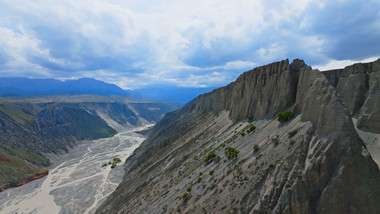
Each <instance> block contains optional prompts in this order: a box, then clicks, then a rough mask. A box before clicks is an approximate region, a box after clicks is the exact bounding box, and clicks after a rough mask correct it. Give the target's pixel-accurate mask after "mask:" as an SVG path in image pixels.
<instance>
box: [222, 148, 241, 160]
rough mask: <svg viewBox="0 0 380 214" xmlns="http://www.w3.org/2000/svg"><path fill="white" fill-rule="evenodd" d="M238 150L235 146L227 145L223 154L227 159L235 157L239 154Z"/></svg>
mask: <svg viewBox="0 0 380 214" xmlns="http://www.w3.org/2000/svg"><path fill="white" fill-rule="evenodd" d="M239 152H240V151H239V150H237V149H235V148H232V147H227V148H226V150H225V151H224V154H226V156H227V158H228V159H235V158H237V156H238V155H239Z"/></svg>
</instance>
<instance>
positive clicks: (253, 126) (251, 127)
mask: <svg viewBox="0 0 380 214" xmlns="http://www.w3.org/2000/svg"><path fill="white" fill-rule="evenodd" d="M255 129H256V126H255V125H253V124H251V125H249V126H248V129H247V133H251V132H253V131H255Z"/></svg>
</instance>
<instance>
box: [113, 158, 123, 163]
mask: <svg viewBox="0 0 380 214" xmlns="http://www.w3.org/2000/svg"><path fill="white" fill-rule="evenodd" d="M113 162H115V163H119V162H121V160H120V158H114V159H113Z"/></svg>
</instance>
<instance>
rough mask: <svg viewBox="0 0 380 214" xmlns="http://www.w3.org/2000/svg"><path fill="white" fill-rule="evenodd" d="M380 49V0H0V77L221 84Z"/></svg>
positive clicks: (133, 84) (342, 61) (337, 63)
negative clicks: (281, 66)
mask: <svg viewBox="0 0 380 214" xmlns="http://www.w3.org/2000/svg"><path fill="white" fill-rule="evenodd" d="M378 57H380V0H337V1H331V0H283V1H278V0H239V1H237V0H202V1H199V0H181V1H178V0H155V1H146V0H123V1H117V0H108V1H107V0H60V1H51V0H33V1H25V0H0V77H30V78H56V79H61V80H65V79H78V78H83V77H90V78H95V79H98V80H102V81H105V82H109V83H114V84H117V85H118V86H120V87H122V88H124V89H138V88H146V87H152V86H155V85H168V86H181V87H210V86H222V85H225V84H227V83H229V82H231V81H233V80H235V79H236V78H237V77H238V75H239V74H241V73H242V72H244V71H247V70H250V69H252V68H254V67H256V66H260V65H264V64H268V63H272V62H274V61H278V60H282V59H286V58H289V59H290V60H292V59H295V58H301V59H304V60H305V62H306V63H307V64H308V65H312V66H313V67H314V68H318V69H321V70H326V69H331V68H338V67H344V66H346V65H349V64H352V63H355V62H366V61H373V60H375V59H377V58H378Z"/></svg>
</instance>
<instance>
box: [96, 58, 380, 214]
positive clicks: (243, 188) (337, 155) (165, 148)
mask: <svg viewBox="0 0 380 214" xmlns="http://www.w3.org/2000/svg"><path fill="white" fill-rule="evenodd" d="M379 104H380V60H377V61H376V62H373V63H366V64H355V65H352V66H349V67H346V68H345V69H339V70H333V71H325V72H320V71H318V70H313V69H312V68H311V67H310V66H307V65H306V64H305V63H304V61H302V60H299V59H296V60H294V61H293V62H292V63H291V64H289V61H288V60H283V61H280V62H276V63H272V64H269V65H265V66H262V67H258V68H255V69H253V70H251V71H248V72H245V73H243V74H242V75H240V77H239V78H238V79H237V80H236V81H235V82H232V83H230V84H229V85H227V86H226V87H222V88H219V89H216V90H214V91H212V92H210V93H207V94H203V95H201V96H199V97H197V98H195V99H194V100H192V101H191V102H189V103H188V104H187V105H185V106H184V107H183V108H181V109H179V110H176V111H174V112H171V113H169V114H167V115H166V116H165V117H164V118H163V119H162V120H161V121H160V122H159V123H157V124H156V126H155V127H154V129H153V131H152V133H151V134H150V136H149V138H148V139H147V140H146V141H144V142H143V144H142V146H141V147H140V148H138V149H137V150H136V151H135V152H134V154H133V155H132V156H131V157H129V158H128V160H127V161H126V164H125V170H126V174H125V177H124V180H123V181H122V183H121V184H120V185H119V187H118V188H117V189H116V190H115V192H114V193H113V194H112V195H111V196H110V197H109V198H108V199H107V201H106V202H105V203H103V205H102V206H101V207H100V208H99V209H98V211H97V213H176V212H180V213H287V214H290V213H294V214H295V213H342V214H343V213H344V214H346V213H380V203H379V201H380V172H379V167H378V165H377V164H376V163H375V161H374V160H373V159H372V157H371V155H370V153H369V152H374V151H368V150H367V148H366V145H365V143H364V142H363V140H362V139H361V138H360V136H359V135H358V131H357V130H356V129H355V126H354V123H353V118H355V119H357V125H358V127H359V128H362V129H363V130H365V131H366V133H373V134H376V132H379V131H380V123H379V122H380V106H379ZM279 113H280V114H279ZM277 115H280V117H279V118H277ZM354 121H356V120H354ZM377 143H379V142H377ZM377 147H378V146H377Z"/></svg>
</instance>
